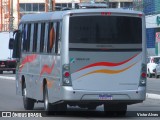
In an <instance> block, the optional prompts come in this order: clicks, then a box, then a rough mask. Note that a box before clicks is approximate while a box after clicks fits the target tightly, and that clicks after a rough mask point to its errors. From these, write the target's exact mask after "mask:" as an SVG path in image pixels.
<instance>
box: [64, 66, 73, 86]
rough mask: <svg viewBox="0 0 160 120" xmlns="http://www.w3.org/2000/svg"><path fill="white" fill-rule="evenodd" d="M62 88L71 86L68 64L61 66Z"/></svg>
mask: <svg viewBox="0 0 160 120" xmlns="http://www.w3.org/2000/svg"><path fill="white" fill-rule="evenodd" d="M62 79H63V86H71V85H72V83H71V77H70V68H69V65H68V64H65V65H63V76H62Z"/></svg>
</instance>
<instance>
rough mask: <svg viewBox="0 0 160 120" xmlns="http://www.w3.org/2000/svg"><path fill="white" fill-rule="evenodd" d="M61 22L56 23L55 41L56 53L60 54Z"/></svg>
mask: <svg viewBox="0 0 160 120" xmlns="http://www.w3.org/2000/svg"><path fill="white" fill-rule="evenodd" d="M60 26H61V25H60V22H57V24H56V41H55V53H56V54H59V53H60V45H59V44H60V32H61V29H60Z"/></svg>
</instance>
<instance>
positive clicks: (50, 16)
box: [21, 8, 143, 22]
mask: <svg viewBox="0 0 160 120" xmlns="http://www.w3.org/2000/svg"><path fill="white" fill-rule="evenodd" d="M98 12H110V13H117V14H119V13H123V14H133V15H134V14H143V13H142V12H140V11H134V10H125V9H110V8H109V9H106V8H101V9H73V10H65V11H54V12H44V13H38V14H27V15H24V16H23V17H22V18H21V22H31V21H32V22H34V21H47V20H56V19H57V20H59V19H62V18H63V16H65V15H67V14H72V13H73V14H74V13H75V14H76V13H88V14H90V13H98Z"/></svg>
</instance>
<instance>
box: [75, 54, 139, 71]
mask: <svg viewBox="0 0 160 120" xmlns="http://www.w3.org/2000/svg"><path fill="white" fill-rule="evenodd" d="M137 55H138V54H136V55H134V56H133V57H131V58H129V59H128V60H125V61H122V62H119V63H111V62H98V63H93V64H90V65H88V66H85V67H83V68H81V69H79V70H77V72H78V71H80V70H84V69H86V68H90V67H95V66H111V67H114V66H119V65H122V64H125V63H127V62H129V61H130V60H132V59H133V58H135V57H136V56H137Z"/></svg>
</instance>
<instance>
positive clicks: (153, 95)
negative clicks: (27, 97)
mask: <svg viewBox="0 0 160 120" xmlns="http://www.w3.org/2000/svg"><path fill="white" fill-rule="evenodd" d="M0 79H6V80H15V77H6V76H0ZM146 98H150V99H158V100H160V95H159V94H153V93H146Z"/></svg>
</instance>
